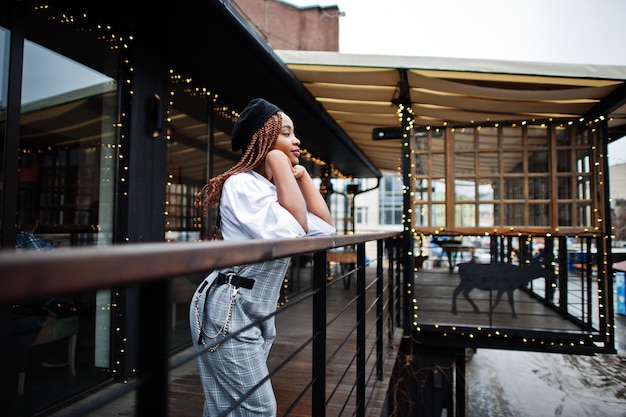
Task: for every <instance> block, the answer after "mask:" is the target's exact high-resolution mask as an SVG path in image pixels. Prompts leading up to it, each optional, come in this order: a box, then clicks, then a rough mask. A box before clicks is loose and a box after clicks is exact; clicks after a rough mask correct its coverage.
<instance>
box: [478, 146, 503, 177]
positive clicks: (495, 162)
mask: <svg viewBox="0 0 626 417" xmlns="http://www.w3.org/2000/svg"><path fill="white" fill-rule="evenodd" d="M478 169H479V172H478V173H479V175H480V176H481V177H488V176H493V175H498V174H499V173H500V154H499V153H497V152H490V153H481V154H479V155H478Z"/></svg>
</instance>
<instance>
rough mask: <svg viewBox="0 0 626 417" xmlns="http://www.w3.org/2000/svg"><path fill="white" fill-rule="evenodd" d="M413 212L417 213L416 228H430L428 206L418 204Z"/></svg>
mask: <svg viewBox="0 0 626 417" xmlns="http://www.w3.org/2000/svg"><path fill="white" fill-rule="evenodd" d="M413 210H414V211H415V226H430V225H429V224H428V220H429V216H428V204H416V205H415V206H414V208H413Z"/></svg>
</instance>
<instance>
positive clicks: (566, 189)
mask: <svg viewBox="0 0 626 417" xmlns="http://www.w3.org/2000/svg"><path fill="white" fill-rule="evenodd" d="M557 182H558V190H557V198H558V199H570V198H572V186H571V177H567V178H564V177H559V178H557Z"/></svg>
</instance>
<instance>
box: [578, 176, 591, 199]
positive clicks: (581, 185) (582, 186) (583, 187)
mask: <svg viewBox="0 0 626 417" xmlns="http://www.w3.org/2000/svg"><path fill="white" fill-rule="evenodd" d="M576 183H577V193H576V198H577V199H579V200H589V199H591V180H590V178H589V177H582V176H579V177H578V179H577V181H576Z"/></svg>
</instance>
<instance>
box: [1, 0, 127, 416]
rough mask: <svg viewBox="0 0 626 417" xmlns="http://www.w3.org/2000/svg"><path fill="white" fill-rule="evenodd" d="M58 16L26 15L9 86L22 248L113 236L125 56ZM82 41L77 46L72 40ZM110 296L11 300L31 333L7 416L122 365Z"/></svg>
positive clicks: (20, 353)
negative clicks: (13, 95)
mask: <svg viewBox="0 0 626 417" xmlns="http://www.w3.org/2000/svg"><path fill="white" fill-rule="evenodd" d="M40 13H41V14H40ZM53 13H55V12H54V11H53V10H52V8H50V9H43V8H42V9H39V10H38V11H34V10H31V12H29V13H26V16H25V19H26V21H27V24H26V30H25V37H26V40H25V42H24V54H23V63H22V64H23V65H22V68H23V73H22V84H21V85H20V86H12V88H14V87H19V88H21V100H22V101H21V109H20V110H21V114H20V120H19V123H20V126H19V145H18V146H19V148H18V157H17V167H18V172H17V190H16V191H17V194H16V195H17V199H16V207H15V224H16V228H17V233H16V242H15V244H16V249H17V250H41V249H45V250H55V249H56V248H67V247H74V246H87V245H90V246H104V245H110V244H112V242H113V230H114V227H113V226H114V225H113V219H114V208H115V190H116V184H117V173H118V161H119V146H118V136H119V134H118V130H117V129H118V128H117V126H118V123H117V121H118V118H117V115H118V108H117V104H118V92H117V90H118V84H117V80H116V79H115V76H116V73H117V71H116V68H117V63H118V62H119V59H118V57H117V52H116V51H115V50H114V49H112V48H103V47H102V46H103V45H102V43H101V42H102V40H101V39H98V38H97V36H96V34H94V32H93V31H92V30H84V31H81V30H75V31H67V32H65V31H61V30H59V27H58V26H56V25H57V22H56V21H55V20H54V19H49V18H48V17H49V16H47V15H46V16H44V15H43V14H50V15H52V14H53ZM77 29H78V28H77ZM92 29H93V28H92ZM70 32H71V36H70V39H69V40H68V36H66V35H67V34H68V33H70ZM7 39H8V35H7V32H6V31H3V32H2V36H1V40H0V48H2V52H0V56H2V57H6V56H7V53H8V50H7ZM79 39H80V43H81V45H83V47H81V48H77V47H76V44H77V41H78V40H79ZM87 45H89V46H93V47H87ZM88 56H89V58H88ZM85 62H90V63H92V64H93V63H98V65H87V64H85ZM1 65H3V67H4V66H5V65H6V62H5V61H3V62H2V64H1ZM1 72H2V75H0V77H1V78H0V79H1V80H2V81H1V83H2V88H1V90H0V91H2V97H1V98H2V107H3V109H2V110H3V111H4V110H5V109H4V107H5V105H6V82H7V80H6V78H5V77H6V71H4V70H2V71H1ZM2 135H4V128H3V129H2ZM113 298H114V295H112V293H111V291H108V290H101V291H97V292H96V291H89V292H85V293H81V294H71V295H66V294H57V295H55V296H53V297H48V298H46V299H42V300H31V302H25V303H20V304H17V305H14V306H13V308H12V321H11V322H12V323H11V324H12V329H13V330H14V334H15V331H16V330H17V331H18V332H25V333H28V334H29V335H30V336H29V338H27V339H23V338H20V337H16V338H15V339H14V342H15V343H16V345H15V346H14V351H15V352H17V354H16V356H15V357H13V358H12V361H13V363H14V364H15V366H16V369H18V370H19V372H21V373H23V374H22V377H23V381H24V383H23V384H22V383H20V384H18V391H17V401H15V402H14V406H15V409H13V410H12V412H11V415H32V414H34V413H36V412H39V411H41V410H42V409H45V408H46V407H49V406H50V405H51V404H54V403H56V402H58V401H59V399H60V398H68V397H70V396H72V395H75V394H77V393H79V392H81V391H85V390H87V389H89V388H90V387H93V386H96V385H99V384H102V383H103V382H104V381H107V380H109V379H110V378H111V372H110V371H111V369H113V368H115V366H116V365H115V364H114V363H113V362H112V361H111V357H112V356H113V355H114V353H113V352H112V350H111V343H112V341H111V333H112V330H111V326H112V325H111V305H112V304H113V301H112V300H113ZM74 351H75V354H71V353H72V352H74ZM46 366H53V367H54V368H47V367H46ZM51 369H52V371H51ZM78 375H79V376H80V378H78V379H77V376H78Z"/></svg>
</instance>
